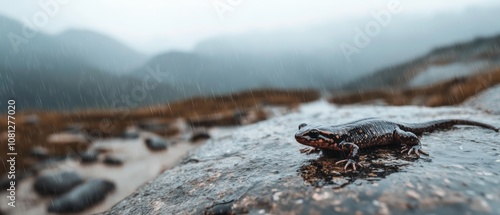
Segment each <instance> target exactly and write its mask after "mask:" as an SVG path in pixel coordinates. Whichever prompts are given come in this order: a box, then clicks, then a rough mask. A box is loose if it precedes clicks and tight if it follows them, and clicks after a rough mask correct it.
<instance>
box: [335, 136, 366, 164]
mask: <svg viewBox="0 0 500 215" xmlns="http://www.w3.org/2000/svg"><path fill="white" fill-rule="evenodd" d="M344 146H346V147H349V152H350V153H349V156H348V158H347V159H345V160H341V161H338V162H336V163H335V164H336V165H337V164H341V163H346V164H345V166H344V169H345V170H346V169H347V167H349V166H352V169H353V170H354V171H356V166H359V167H363V166H361V164H359V163H358V159H359V156H358V151H359V147H358V146H357V145H356V144H354V143H350V142H341V143H340V144H339V147H341V148H344Z"/></svg>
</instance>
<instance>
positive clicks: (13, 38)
mask: <svg viewBox="0 0 500 215" xmlns="http://www.w3.org/2000/svg"><path fill="white" fill-rule="evenodd" d="M23 27H24V26H23V24H22V23H19V22H16V21H14V20H11V19H8V18H6V17H2V16H0V63H2V64H4V65H5V66H6V67H8V68H14V69H32V68H33V66H38V65H41V64H42V63H41V62H43V64H49V65H47V66H48V67H51V65H50V64H53V63H56V64H64V61H66V60H67V59H78V60H79V61H81V62H82V64H86V65H89V66H90V67H94V68H96V69H100V70H102V71H106V72H113V73H117V74H122V73H124V72H125V71H128V70H132V69H134V68H136V67H139V66H140V65H141V64H143V63H144V62H145V60H146V59H147V56H145V55H143V54H140V53H138V52H136V51H134V50H132V49H130V48H129V47H127V46H126V45H124V44H122V43H119V42H117V41H115V40H114V39H112V38H109V37H106V36H104V35H100V34H98V33H94V32H90V31H76V30H72V31H67V32H64V33H61V34H58V35H53V36H52V35H47V34H44V33H43V32H35V33H33V31H32V30H26V29H25V28H23ZM50 59H53V60H50ZM54 67H57V65H54ZM68 67H72V68H74V69H75V68H77V67H75V66H68ZM68 72H71V71H68Z"/></svg>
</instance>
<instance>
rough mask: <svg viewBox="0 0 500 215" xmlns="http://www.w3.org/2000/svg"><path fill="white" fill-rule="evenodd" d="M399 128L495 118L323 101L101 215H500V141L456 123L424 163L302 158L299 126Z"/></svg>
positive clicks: (217, 147)
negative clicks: (375, 121) (360, 122)
mask: <svg viewBox="0 0 500 215" xmlns="http://www.w3.org/2000/svg"><path fill="white" fill-rule="evenodd" d="M374 116H375V117H381V118H385V119H389V120H395V121H402V122H423V121H428V120H435V119H446V118H463V119H472V120H479V121H482V122H486V123H490V124H493V125H494V126H497V127H498V126H500V115H495V114H492V113H489V112H484V111H481V110H477V109H472V108H469V107H447V108H424V107H382V106H378V107H375V106H343V107H336V106H334V105H331V104H328V103H326V102H323V101H319V102H315V103H311V104H306V105H303V106H301V108H300V110H299V111H298V112H297V113H293V114H289V115H287V116H283V117H279V118H274V119H271V120H267V121H264V122H260V123H257V124H253V125H248V126H243V127H240V128H237V129H235V130H234V132H231V133H230V134H228V135H226V136H224V137H221V138H216V139H213V140H210V141H209V142H208V143H206V144H205V145H203V146H202V147H200V148H198V149H197V150H195V151H194V152H192V153H191V154H190V156H189V157H188V158H186V159H185V160H184V162H183V163H182V164H180V165H179V166H177V167H176V168H174V169H171V170H168V171H166V172H164V173H163V174H162V175H161V176H159V177H158V178H156V179H155V180H153V181H151V182H149V183H148V184H146V185H145V186H144V187H142V188H141V189H139V190H138V191H137V192H136V193H134V194H132V195H130V196H129V197H127V198H126V199H124V200H123V201H121V202H120V203H118V204H117V205H115V206H114V207H113V208H112V209H111V210H110V211H108V212H107V214H204V213H208V214H230V213H237V214H240V213H250V214H332V213H333V212H342V213H348V214H354V213H356V214H401V213H408V214H424V213H429V214H432V213H434V214H446V213H450V214H451V213H454V214H490V213H491V214H500V176H499V174H500V149H499V146H500V138H499V137H500V134H499V133H496V132H494V131H491V130H485V129H481V128H476V127H466V126H457V127H455V128H453V129H451V130H448V131H437V132H434V133H431V134H425V135H424V136H423V137H422V138H421V140H422V142H423V147H424V150H426V151H427V152H429V153H430V156H429V157H422V158H420V159H416V158H414V157H408V156H404V155H401V154H400V153H399V148H395V147H386V148H381V149H376V150H370V151H362V156H361V160H363V162H362V164H364V166H365V167H364V168H362V169H361V170H360V171H357V172H352V171H347V172H346V171H344V170H343V169H342V168H341V167H340V166H336V165H334V162H335V161H337V160H338V158H331V157H324V156H323V155H322V154H321V153H316V154H304V153H300V151H299V150H300V149H302V148H305V146H302V145H300V144H299V143H297V142H296V141H295V139H294V133H295V132H296V131H297V126H298V125H299V124H300V123H302V122H306V123H317V124H338V123H345V122H349V121H352V120H356V119H360V118H365V117H374Z"/></svg>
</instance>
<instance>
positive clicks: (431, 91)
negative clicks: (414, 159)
mask: <svg viewBox="0 0 500 215" xmlns="http://www.w3.org/2000/svg"><path fill="white" fill-rule="evenodd" d="M498 83H500V68H497V69H495V70H492V71H490V72H486V73H481V74H478V75H475V76H470V77H464V78H457V79H453V80H450V81H445V82H441V83H438V84H435V85H431V86H428V87H423V88H414V89H402V90H375V91H369V92H358V93H349V94H337V95H335V96H333V97H332V98H330V102H332V103H335V104H354V103H363V102H370V101H374V100H383V101H384V102H385V103H387V104H389V105H422V106H430V107H436V106H446V105H456V104H460V103H462V102H464V101H465V100H466V99H468V98H469V97H471V96H473V95H476V94H477V93H479V92H481V91H483V90H485V89H487V88H489V87H491V86H493V85H496V84H498Z"/></svg>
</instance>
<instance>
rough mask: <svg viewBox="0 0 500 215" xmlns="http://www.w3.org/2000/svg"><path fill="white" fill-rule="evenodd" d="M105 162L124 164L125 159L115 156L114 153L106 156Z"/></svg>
mask: <svg viewBox="0 0 500 215" xmlns="http://www.w3.org/2000/svg"><path fill="white" fill-rule="evenodd" d="M104 163H105V164H109V165H122V164H123V159H122V158H119V157H115V156H113V155H106V157H105V158H104Z"/></svg>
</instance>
